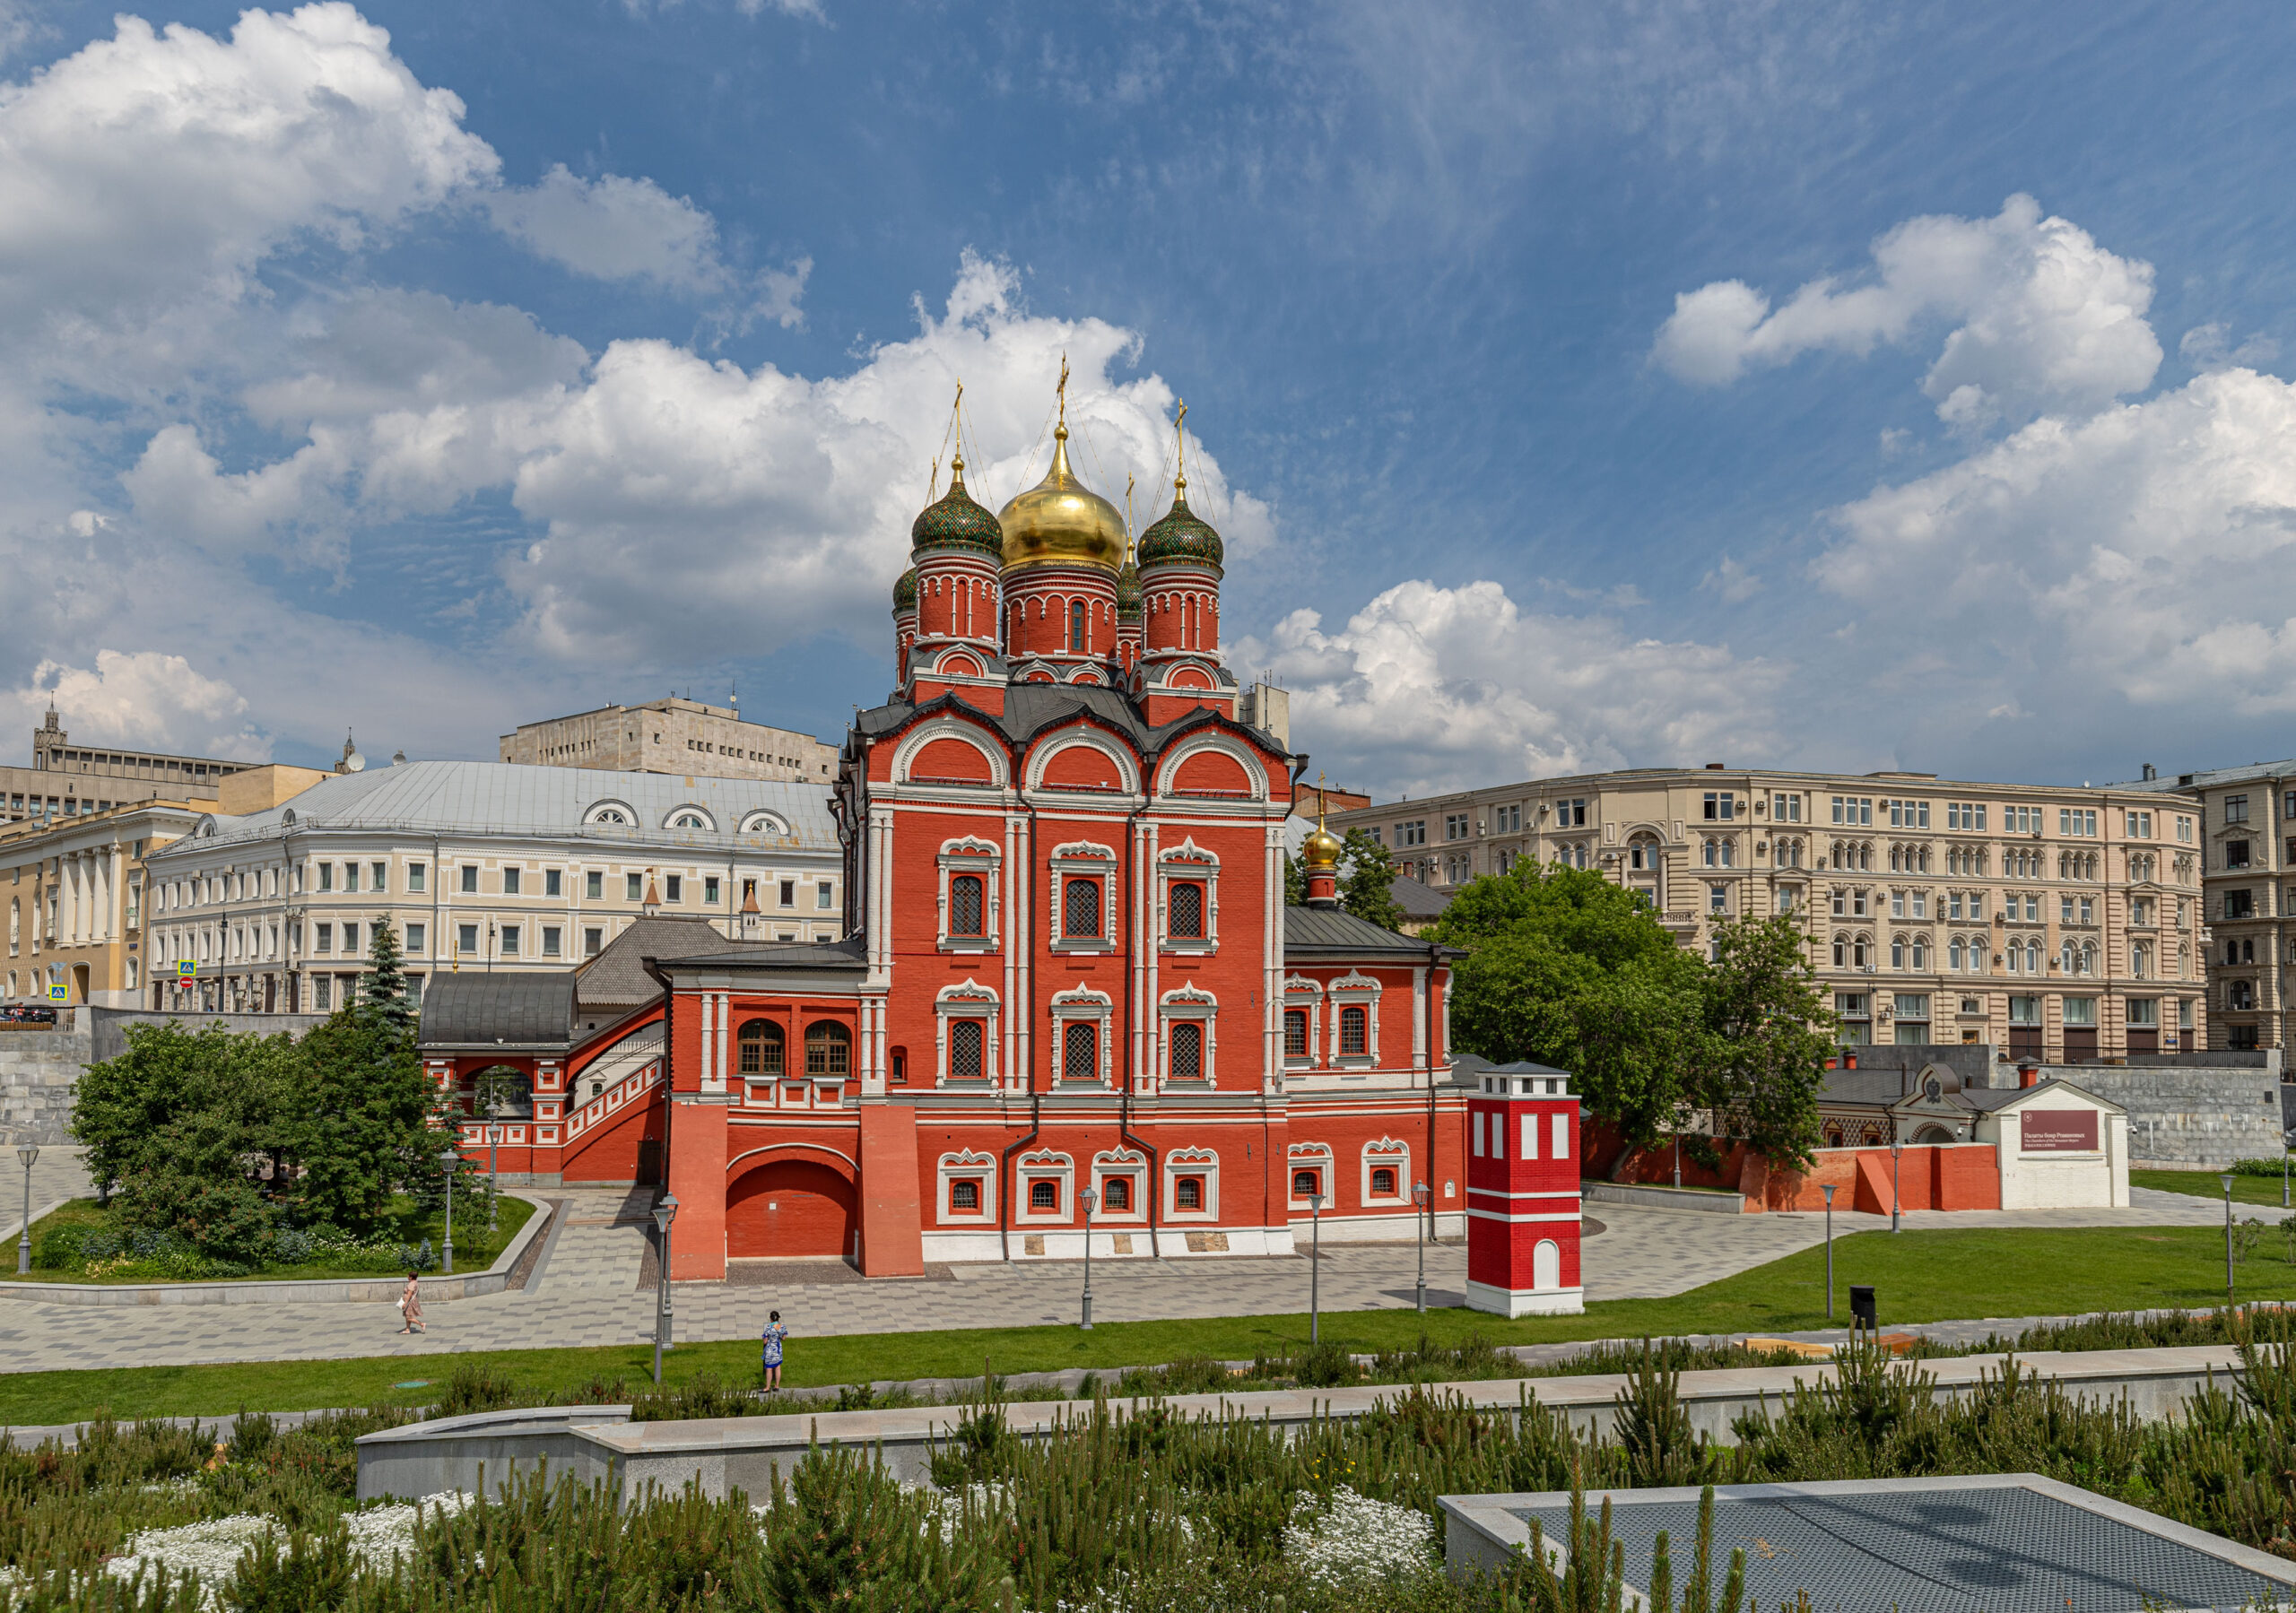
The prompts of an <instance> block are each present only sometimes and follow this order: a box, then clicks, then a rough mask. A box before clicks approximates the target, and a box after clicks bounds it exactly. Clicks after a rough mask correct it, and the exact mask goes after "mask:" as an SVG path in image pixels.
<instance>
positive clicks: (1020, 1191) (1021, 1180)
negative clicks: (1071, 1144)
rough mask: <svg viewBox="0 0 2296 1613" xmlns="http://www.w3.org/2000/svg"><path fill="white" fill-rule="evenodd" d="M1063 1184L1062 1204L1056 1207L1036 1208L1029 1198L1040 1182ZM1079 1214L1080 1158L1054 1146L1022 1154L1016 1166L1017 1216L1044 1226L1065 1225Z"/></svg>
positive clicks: (1015, 1211)
mask: <svg viewBox="0 0 2296 1613" xmlns="http://www.w3.org/2000/svg"><path fill="white" fill-rule="evenodd" d="M1047 1181H1049V1182H1057V1183H1058V1184H1060V1192H1059V1194H1058V1198H1059V1207H1058V1208H1057V1209H1055V1210H1035V1209H1031V1207H1030V1203H1029V1201H1030V1199H1031V1197H1032V1196H1033V1195H1032V1194H1031V1192H1030V1190H1031V1188H1033V1187H1034V1186H1035V1185H1036V1184H1038V1183H1039V1182H1047ZM1075 1216H1076V1161H1075V1160H1074V1158H1070V1157H1069V1156H1068V1155H1066V1154H1063V1153H1058V1152H1056V1151H1055V1150H1053V1149H1031V1150H1030V1151H1029V1152H1028V1153H1025V1154H1023V1155H1022V1156H1021V1158H1020V1159H1019V1160H1018V1161H1017V1162H1016V1163H1015V1164H1014V1166H1013V1219H1014V1220H1015V1221H1017V1222H1020V1223H1022V1224H1023V1225H1025V1224H1027V1223H1029V1222H1036V1223H1038V1224H1039V1225H1043V1226H1058V1225H1065V1224H1066V1223H1068V1222H1069V1221H1072V1220H1074V1218H1075Z"/></svg>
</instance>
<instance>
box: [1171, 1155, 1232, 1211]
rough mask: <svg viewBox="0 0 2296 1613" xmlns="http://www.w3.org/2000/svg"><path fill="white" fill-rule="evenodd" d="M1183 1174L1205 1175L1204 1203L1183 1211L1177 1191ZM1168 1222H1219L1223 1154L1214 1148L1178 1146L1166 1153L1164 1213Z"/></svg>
mask: <svg viewBox="0 0 2296 1613" xmlns="http://www.w3.org/2000/svg"><path fill="white" fill-rule="evenodd" d="M1182 1176H1202V1177H1203V1178H1204V1204H1203V1207H1202V1208H1201V1209H1198V1210H1182V1209H1180V1208H1179V1207H1178V1206H1179V1195H1178V1192H1175V1191H1174V1187H1175V1184H1177V1183H1178V1180H1179V1178H1180V1177H1182ZM1163 1218H1164V1219H1165V1220H1167V1221H1216V1220H1218V1219H1219V1218H1220V1156H1219V1155H1217V1154H1215V1153H1213V1151H1212V1150H1211V1149H1193V1148H1191V1149H1173V1150H1172V1151H1171V1152H1170V1153H1169V1154H1166V1155H1165V1156H1164V1214H1163Z"/></svg>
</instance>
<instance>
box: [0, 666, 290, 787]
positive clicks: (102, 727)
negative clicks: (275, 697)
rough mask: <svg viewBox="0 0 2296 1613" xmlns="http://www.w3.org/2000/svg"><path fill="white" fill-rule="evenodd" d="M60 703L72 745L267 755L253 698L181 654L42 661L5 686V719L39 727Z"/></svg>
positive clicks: (0, 707)
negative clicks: (75, 662) (88, 663)
mask: <svg viewBox="0 0 2296 1613" xmlns="http://www.w3.org/2000/svg"><path fill="white" fill-rule="evenodd" d="M50 705H54V706H56V707H57V708H58V709H59V710H60V711H61V712H62V713H63V714H64V716H65V729H66V731H67V732H69V733H70V734H71V735H72V738H73V741H74V743H80V744H96V745H122V746H127V747H130V748H133V749H138V750H188V751H192V752H195V753H196V754H199V755H203V756H221V757H224V758H227V759H234V760H239V761H263V760H265V759H268V758H269V756H270V754H271V748H270V741H268V739H266V738H265V736H264V735H263V734H261V733H257V731H256V730H255V729H253V728H252V727H250V726H249V725H248V724H247V723H246V721H245V720H244V719H245V717H246V715H247V711H248V703H247V700H246V698H244V697H243V696H241V695H240V693H239V690H238V689H234V688H232V687H231V685H230V683H228V682H226V681H223V680H222V679H220V678H212V677H207V676H204V674H202V673H200V672H196V671H194V670H193V669H192V666H191V663H189V662H187V661H186V660H185V659H184V658H183V657H182V656H181V655H164V654H161V653H160V652H158V651H154V650H133V651H122V650H109V649H108V650H98V651H97V652H96V663H95V665H94V666H93V667H84V666H65V665H64V664H62V663H58V662H55V661H42V662H41V663H39V664H38V665H37V666H35V667H34V668H33V669H32V675H31V681H30V682H29V683H28V684H26V685H24V686H22V687H21V688H17V689H4V690H0V712H4V713H5V714H6V715H0V723H5V724H7V725H8V726H9V727H10V728H18V727H38V726H39V724H41V723H42V722H43V721H45V720H46V716H47V711H48V707H49V706H50Z"/></svg>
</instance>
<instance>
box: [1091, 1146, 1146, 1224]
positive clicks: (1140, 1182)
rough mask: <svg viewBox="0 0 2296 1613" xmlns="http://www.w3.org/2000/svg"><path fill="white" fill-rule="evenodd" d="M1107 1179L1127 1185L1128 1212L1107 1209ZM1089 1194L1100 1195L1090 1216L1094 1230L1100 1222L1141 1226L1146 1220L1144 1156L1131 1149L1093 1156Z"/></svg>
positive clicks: (1107, 1150)
mask: <svg viewBox="0 0 2296 1613" xmlns="http://www.w3.org/2000/svg"><path fill="white" fill-rule="evenodd" d="M1111 1176H1120V1177H1123V1178H1125V1179H1126V1181H1127V1182H1128V1183H1129V1184H1131V1189H1132V1208H1131V1209H1129V1210H1110V1209H1109V1191H1108V1182H1109V1177H1111ZM1092 1191H1093V1192H1095V1193H1097V1194H1099V1195H1100V1208H1099V1209H1098V1210H1094V1211H1093V1212H1092V1224H1093V1225H1094V1226H1098V1225H1100V1223H1101V1222H1103V1221H1113V1222H1116V1223H1117V1224H1118V1225H1122V1226H1131V1225H1135V1224H1136V1225H1143V1226H1144V1225H1145V1224H1146V1223H1147V1220H1148V1156H1147V1155H1145V1154H1144V1153H1142V1152H1141V1151H1140V1150H1139V1149H1135V1148H1117V1149H1104V1150H1102V1151H1101V1152H1100V1153H1097V1154H1095V1155H1093V1156H1092Z"/></svg>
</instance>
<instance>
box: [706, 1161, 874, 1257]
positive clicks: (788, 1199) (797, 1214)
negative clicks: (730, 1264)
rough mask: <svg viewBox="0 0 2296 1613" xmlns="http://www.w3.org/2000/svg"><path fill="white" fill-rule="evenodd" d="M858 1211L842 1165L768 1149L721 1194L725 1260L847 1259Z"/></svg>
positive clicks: (850, 1181) (857, 1198)
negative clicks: (723, 1211) (764, 1155)
mask: <svg viewBox="0 0 2296 1613" xmlns="http://www.w3.org/2000/svg"><path fill="white" fill-rule="evenodd" d="M860 1209H861V1195H860V1193H859V1192H858V1191H857V1189H856V1187H855V1184H854V1181H853V1175H852V1168H851V1166H850V1165H849V1164H848V1163H847V1162H846V1161H845V1160H844V1159H842V1158H839V1157H838V1156H836V1155H833V1154H830V1153H827V1152H814V1151H813V1150H810V1149H773V1150H771V1152H770V1154H769V1155H767V1156H766V1157H763V1158H759V1159H757V1160H756V1162H755V1163H754V1164H752V1166H750V1168H748V1169H746V1170H744V1172H743V1173H742V1175H740V1176H739V1177H737V1178H736V1179H735V1181H734V1182H733V1183H732V1184H730V1185H729V1186H728V1187H727V1189H726V1258H727V1259H729V1260H759V1259H769V1260H791V1259H796V1258H798V1257H801V1256H821V1255H831V1256H837V1257H839V1258H848V1257H850V1256H851V1254H852V1253H853V1239H854V1234H855V1232H856V1231H857V1229H858V1228H859V1227H860V1225H861V1218H860Z"/></svg>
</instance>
